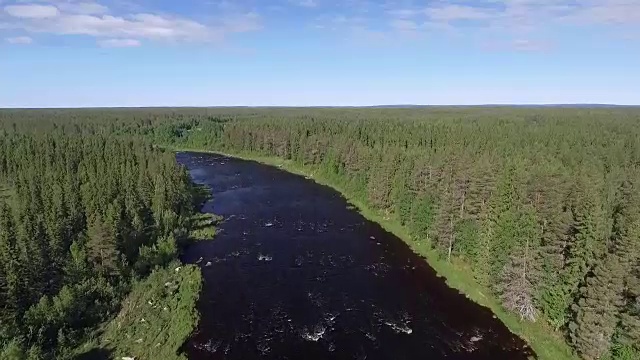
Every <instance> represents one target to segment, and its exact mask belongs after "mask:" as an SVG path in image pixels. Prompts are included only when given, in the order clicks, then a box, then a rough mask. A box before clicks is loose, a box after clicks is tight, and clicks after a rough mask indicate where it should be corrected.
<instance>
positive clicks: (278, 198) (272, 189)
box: [176, 152, 533, 360]
mask: <svg viewBox="0 0 640 360" xmlns="http://www.w3.org/2000/svg"><path fill="white" fill-rule="evenodd" d="M176 158H177V161H178V162H179V163H180V164H183V165H184V166H186V167H187V168H188V169H189V171H190V174H191V176H192V178H193V179H194V181H195V182H197V183H201V184H206V185H208V186H210V187H211V189H212V192H213V200H211V201H209V202H208V203H207V204H205V206H204V208H203V209H202V211H204V212H211V213H215V214H218V215H221V216H223V217H224V219H225V220H224V222H223V223H222V224H221V225H220V226H219V233H218V234H217V235H216V238H215V240H213V241H202V242H199V243H196V244H193V245H191V246H189V247H188V248H187V249H186V251H185V253H184V255H183V259H182V260H183V261H184V262H186V263H191V264H199V265H200V266H201V267H202V273H203V277H204V286H203V289H202V293H201V294H200V301H199V304H198V310H199V311H200V314H201V319H200V323H199V325H198V328H197V330H196V332H195V333H194V334H193V335H192V337H191V339H190V340H189V341H188V342H187V343H186V344H185V346H184V349H183V350H184V351H185V353H186V354H187V355H188V357H189V359H309V360H313V359H361V360H364V359H398V360H400V359H445V358H446V359H527V358H528V357H529V356H532V355H533V352H532V351H531V349H530V348H529V347H528V346H527V344H526V343H525V342H524V341H523V340H522V339H520V338H518V337H517V336H515V335H514V334H512V333H511V332H510V331H509V330H508V329H507V328H506V327H505V326H504V325H503V324H502V323H501V322H500V321H499V320H498V319H496V318H495V316H494V315H493V314H492V313H491V311H490V310H488V309H486V308H484V307H482V306H479V305H477V304H475V303H473V302H472V301H470V300H468V299H467V298H466V297H465V296H464V295H462V294H460V293H459V292H458V291H456V290H455V289H451V288H449V287H448V286H447V285H446V284H445V281H444V279H442V278H440V277H438V276H437V274H436V273H435V271H434V270H433V269H432V268H431V267H430V266H429V265H428V264H427V262H426V261H425V260H424V259H422V258H421V257H420V256H418V255H416V254H415V253H413V252H412V251H411V249H410V248H409V247H408V246H407V244H405V243H404V242H403V241H402V240H401V239H399V238H397V237H396V236H394V235H393V234H391V233H389V232H387V231H385V230H384V229H383V228H382V227H381V226H380V225H378V224H376V223H374V222H371V221H369V220H367V219H365V218H364V217H363V216H362V215H361V214H359V213H358V212H357V210H355V209H354V208H353V206H351V205H350V204H349V203H348V202H347V201H346V200H345V199H344V198H343V197H342V196H341V195H340V194H339V193H338V192H336V191H335V190H333V189H331V188H329V187H326V186H323V185H319V184H317V183H315V182H314V181H313V180H309V179H305V178H304V177H302V176H298V175H294V174H290V173H287V172H285V171H282V170H279V169H277V168H274V167H270V166H266V165H263V164H259V163H256V162H252V161H245V160H239V159H234V158H229V157H225V156H222V155H215V154H202V153H188V152H180V153H177V155H176Z"/></svg>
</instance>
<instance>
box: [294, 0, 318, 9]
mask: <svg viewBox="0 0 640 360" xmlns="http://www.w3.org/2000/svg"><path fill="white" fill-rule="evenodd" d="M290 2H291V3H292V4H294V5H298V6H302V7H307V8H314V7H317V6H318V3H317V2H316V1H315V0H290Z"/></svg>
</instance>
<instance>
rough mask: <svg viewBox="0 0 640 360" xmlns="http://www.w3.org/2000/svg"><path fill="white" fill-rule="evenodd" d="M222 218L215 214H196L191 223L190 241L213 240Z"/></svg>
mask: <svg viewBox="0 0 640 360" xmlns="http://www.w3.org/2000/svg"><path fill="white" fill-rule="evenodd" d="M221 220H222V217H220V216H217V215H215V214H205V213H197V214H194V215H193V216H192V217H191V219H190V220H189V221H190V225H189V228H190V229H191V231H190V232H189V240H190V241H203V240H211V239H213V237H214V236H215V235H216V226H217V225H218V224H219V223H220V221H221Z"/></svg>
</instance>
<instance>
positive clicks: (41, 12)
mask: <svg viewBox="0 0 640 360" xmlns="http://www.w3.org/2000/svg"><path fill="white" fill-rule="evenodd" d="M4 11H5V12H6V13H7V14H9V15H10V16H13V17H15V18H20V19H47V18H54V17H57V16H58V15H60V11H59V10H58V8H57V7H55V6H51V5H39V4H27V5H8V6H5V7H4Z"/></svg>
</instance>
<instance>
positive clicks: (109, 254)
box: [87, 214, 120, 274]
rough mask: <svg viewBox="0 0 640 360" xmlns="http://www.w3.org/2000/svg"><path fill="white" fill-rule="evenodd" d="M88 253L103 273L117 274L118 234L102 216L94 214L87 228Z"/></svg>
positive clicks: (118, 256)
mask: <svg viewBox="0 0 640 360" xmlns="http://www.w3.org/2000/svg"><path fill="white" fill-rule="evenodd" d="M87 238H88V241H87V255H88V257H89V260H90V261H91V262H92V263H94V264H96V266H97V269H98V271H99V272H100V273H103V274H115V273H116V272H117V271H118V265H119V263H118V261H119V258H120V255H119V252H118V243H117V239H116V234H114V233H113V229H112V228H110V227H109V226H108V225H107V224H105V222H104V221H103V220H102V219H101V217H100V216H99V215H97V214H94V215H93V216H92V217H91V218H90V221H89V225H88V228H87Z"/></svg>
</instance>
